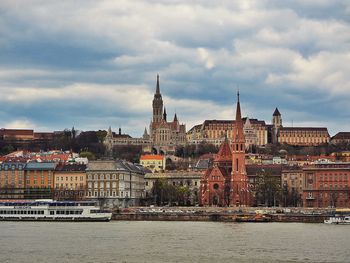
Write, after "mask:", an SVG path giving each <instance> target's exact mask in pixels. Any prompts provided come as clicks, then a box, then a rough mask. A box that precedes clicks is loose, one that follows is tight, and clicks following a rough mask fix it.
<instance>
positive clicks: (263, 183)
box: [255, 170, 282, 206]
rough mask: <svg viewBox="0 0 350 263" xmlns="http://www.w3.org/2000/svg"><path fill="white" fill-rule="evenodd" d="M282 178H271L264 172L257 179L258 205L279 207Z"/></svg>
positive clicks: (256, 194)
mask: <svg viewBox="0 0 350 263" xmlns="http://www.w3.org/2000/svg"><path fill="white" fill-rule="evenodd" d="M281 191H282V189H281V185H280V178H279V177H276V176H271V175H270V174H268V173H266V172H265V171H264V170H263V171H262V172H260V173H259V174H258V176H257V178H256V185H255V197H256V202H257V204H258V205H259V204H263V205H265V206H277V205H278V204H279V203H280V198H281Z"/></svg>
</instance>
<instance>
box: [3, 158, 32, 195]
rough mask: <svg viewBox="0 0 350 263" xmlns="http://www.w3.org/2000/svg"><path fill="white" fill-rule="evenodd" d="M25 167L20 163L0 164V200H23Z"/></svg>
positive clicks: (24, 164)
mask: <svg viewBox="0 0 350 263" xmlns="http://www.w3.org/2000/svg"><path fill="white" fill-rule="evenodd" d="M25 166H26V163H22V162H5V163H1V164H0V199H22V198H24V188H25V174H24V169H25Z"/></svg>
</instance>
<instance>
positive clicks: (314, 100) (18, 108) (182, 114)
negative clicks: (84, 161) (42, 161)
mask: <svg viewBox="0 0 350 263" xmlns="http://www.w3.org/2000/svg"><path fill="white" fill-rule="evenodd" d="M157 73H159V74H160V84H161V92H162V95H163V100H164V103H165V106H166V108H167V111H168V113H169V114H168V115H169V117H170V118H172V117H173V114H174V112H175V111H176V112H177V114H178V116H179V119H180V122H184V123H186V125H187V129H190V128H191V127H192V126H193V125H194V124H199V123H201V122H203V121H204V120H205V119H232V118H233V116H234V106H235V101H236V98H235V93H236V90H237V87H239V89H240V92H241V102H242V111H243V115H245V116H249V117H250V118H259V119H263V120H265V121H266V122H267V123H270V122H271V115H272V113H273V111H274V109H275V107H276V106H277V107H278V108H279V110H280V112H281V114H282V118H283V124H284V126H291V125H292V123H293V125H294V126H326V127H328V128H329V131H330V133H331V135H333V134H335V133H336V132H338V131H350V1H348V0H343V1H342V0H338V1H334V0H293V1H292V0H285V1H280V0H255V1H254V0H246V1H245V0H242V1H238V0H237V1H233V0H221V1H220V0H217V1H213V0H163V1H160V0H148V1H146V0H145V1H140V0H115V1H88V0H80V1H46V0H45V1H34V0H33V1H32V0H23V1H19V0H18V1H17V0H8V1H7V0H1V1H0V105H1V107H0V127H6V128H34V129H35V130H38V131H51V130H62V129H64V128H71V127H72V126H75V127H76V128H77V129H79V130H92V129H95V130H96V129H106V128H107V127H108V126H109V125H111V126H112V128H113V129H114V130H117V129H118V127H119V126H121V127H122V129H123V131H124V132H127V133H130V134H131V135H133V136H140V135H142V133H143V129H144V127H145V126H148V125H149V121H150V119H151V114H152V108H151V105H152V104H151V103H152V98H153V93H154V91H155V82H156V75H157Z"/></svg>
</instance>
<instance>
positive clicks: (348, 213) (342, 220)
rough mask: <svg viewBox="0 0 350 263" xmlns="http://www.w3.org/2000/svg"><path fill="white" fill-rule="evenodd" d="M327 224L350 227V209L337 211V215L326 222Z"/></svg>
mask: <svg viewBox="0 0 350 263" xmlns="http://www.w3.org/2000/svg"><path fill="white" fill-rule="evenodd" d="M324 223H325V224H334V225H350V209H347V208H345V209H336V210H335V215H334V216H331V217H330V218H329V219H327V220H324Z"/></svg>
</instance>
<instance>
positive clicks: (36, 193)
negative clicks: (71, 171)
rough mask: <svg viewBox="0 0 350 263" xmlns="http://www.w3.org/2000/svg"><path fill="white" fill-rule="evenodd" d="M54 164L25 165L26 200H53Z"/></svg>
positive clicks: (35, 163) (34, 163)
mask: <svg viewBox="0 0 350 263" xmlns="http://www.w3.org/2000/svg"><path fill="white" fill-rule="evenodd" d="M56 166H57V164H56V163H37V162H32V163H27V165H26V166H25V188H26V189H25V192H24V198H26V199H47V198H50V199H51V198H53V189H54V173H55V169H56Z"/></svg>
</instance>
